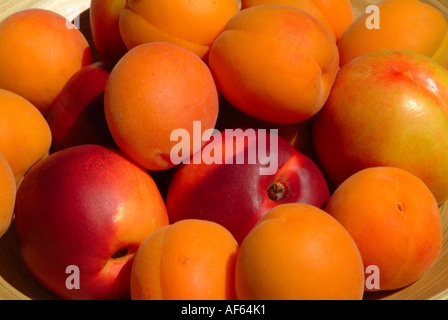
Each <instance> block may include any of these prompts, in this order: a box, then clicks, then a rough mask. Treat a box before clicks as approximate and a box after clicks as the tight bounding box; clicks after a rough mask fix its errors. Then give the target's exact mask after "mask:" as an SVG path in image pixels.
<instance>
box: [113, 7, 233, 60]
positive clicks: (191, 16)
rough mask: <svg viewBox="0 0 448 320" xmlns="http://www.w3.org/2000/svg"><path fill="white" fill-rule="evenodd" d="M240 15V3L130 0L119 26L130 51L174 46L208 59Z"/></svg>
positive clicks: (123, 11)
mask: <svg viewBox="0 0 448 320" xmlns="http://www.w3.org/2000/svg"><path fill="white" fill-rule="evenodd" d="M238 11H239V5H238V2H237V1H236V0H217V1H216V0H195V1H190V0H143V1H141V0H139V1H137V0H128V1H127V3H126V6H125V8H124V9H123V10H122V12H121V16H120V20H119V26H120V32H121V35H122V38H123V41H124V43H125V44H126V46H127V48H128V49H132V48H134V47H135V46H137V45H140V44H143V43H148V42H170V43H174V44H177V45H179V46H182V47H184V48H186V49H188V50H190V51H192V52H193V53H195V54H197V55H198V56H199V57H200V58H202V59H206V58H207V55H208V51H209V49H210V46H211V44H212V43H213V41H214V40H215V38H216V37H217V36H218V34H219V33H220V32H221V31H222V30H223V29H224V26H225V25H226V23H227V21H228V20H229V19H230V18H231V17H232V16H233V15H234V14H236V13H237V12H238Z"/></svg>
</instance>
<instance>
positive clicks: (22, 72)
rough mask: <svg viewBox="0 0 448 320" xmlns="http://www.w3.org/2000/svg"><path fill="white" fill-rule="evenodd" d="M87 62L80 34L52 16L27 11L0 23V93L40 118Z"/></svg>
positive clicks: (86, 49)
mask: <svg viewBox="0 0 448 320" xmlns="http://www.w3.org/2000/svg"><path fill="white" fill-rule="evenodd" d="M91 59H92V57H91V51H90V48H89V44H88V42H87V40H86V38H85V37H84V35H83V34H82V33H81V31H80V30H78V29H76V28H75V27H74V26H73V25H71V24H70V23H69V22H68V21H67V20H66V19H65V18H64V17H62V16H61V15H59V14H57V13H55V12H52V11H49V10H44V9H27V10H23V11H19V12H17V13H14V14H12V15H10V16H9V17H7V18H6V19H5V20H3V21H2V22H1V23H0V89H5V90H8V91H12V92H15V93H17V94H19V95H20V96H22V97H24V98H25V99H27V100H28V101H30V102H31V103H32V104H33V105H34V106H36V108H38V109H39V110H40V111H41V112H42V114H44V115H45V114H46V113H47V112H48V109H49V108H50V106H51V103H52V102H53V101H54V99H55V98H56V96H57V95H58V94H59V92H60V91H61V90H62V88H63V86H64V85H65V83H66V82H67V81H68V79H69V78H70V77H71V76H72V75H73V74H74V73H75V72H76V71H78V70H79V69H81V68H82V67H83V66H85V65H88V64H90V63H91V61H92V60H91Z"/></svg>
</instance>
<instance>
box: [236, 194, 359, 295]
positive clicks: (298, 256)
mask: <svg viewBox="0 0 448 320" xmlns="http://www.w3.org/2000/svg"><path fill="white" fill-rule="evenodd" d="M235 283H236V284H235V290H236V295H237V298H238V299H240V300H256V299H260V300H296V299H297V300H339V299H341V300H360V299H362V297H363V293H364V269H363V262H362V259H361V255H360V253H359V251H358V248H357V247H356V244H355V242H354V240H353V239H352V237H351V236H350V234H349V233H348V232H347V230H345V228H344V227H343V226H342V225H341V224H340V223H339V222H338V221H337V220H336V219H334V218H333V217H331V216H330V215H328V214H327V213H326V212H324V211H323V210H321V209H319V208H317V207H314V206H312V205H309V204H299V203H295V204H281V205H279V206H277V207H275V208H273V209H272V210H271V211H269V212H268V213H267V214H266V215H265V216H263V217H262V218H261V219H260V220H259V221H258V222H257V224H256V225H255V227H254V228H253V229H252V230H251V231H250V233H249V234H248V235H247V237H246V238H245V239H244V241H243V243H242V244H241V247H240V250H239V252H238V257H237V261H236V269H235Z"/></svg>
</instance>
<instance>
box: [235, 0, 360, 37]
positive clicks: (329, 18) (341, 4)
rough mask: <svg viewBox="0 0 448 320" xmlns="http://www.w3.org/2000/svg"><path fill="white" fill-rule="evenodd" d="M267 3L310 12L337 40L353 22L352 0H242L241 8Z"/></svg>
mask: <svg viewBox="0 0 448 320" xmlns="http://www.w3.org/2000/svg"><path fill="white" fill-rule="evenodd" d="M267 4H283V5H287V6H292V7H296V8H299V9H301V10H303V11H305V12H307V13H309V14H310V15H312V16H313V17H314V18H316V19H317V20H319V22H320V23H322V24H323V25H324V27H325V28H326V29H327V31H328V32H329V33H330V34H331V36H332V37H334V38H335V40H336V41H339V40H340V39H341V36H342V34H343V33H344V31H345V30H346V29H347V28H348V27H349V26H350V24H351V23H352V22H353V10H352V5H351V3H350V0H242V1H241V9H246V8H250V7H253V6H259V5H267Z"/></svg>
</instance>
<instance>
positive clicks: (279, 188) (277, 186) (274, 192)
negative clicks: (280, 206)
mask: <svg viewBox="0 0 448 320" xmlns="http://www.w3.org/2000/svg"><path fill="white" fill-rule="evenodd" d="M267 191H268V197H269V199H271V200H272V201H280V200H282V199H283V196H284V195H285V191H286V188H285V185H284V184H283V182H272V183H271V184H270V185H269V187H268V190H267Z"/></svg>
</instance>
